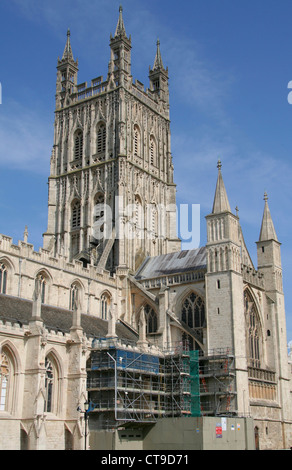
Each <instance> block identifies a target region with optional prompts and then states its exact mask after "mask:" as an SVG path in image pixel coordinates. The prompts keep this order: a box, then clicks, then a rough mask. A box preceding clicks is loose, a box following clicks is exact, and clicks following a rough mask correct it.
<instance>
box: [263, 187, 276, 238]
mask: <svg viewBox="0 0 292 470" xmlns="http://www.w3.org/2000/svg"><path fill="white" fill-rule="evenodd" d="M264 201H265V208H264V215H263V220H262V226H261V233H260V239H259V241H260V242H263V241H267V240H276V241H278V239H277V235H276V231H275V228H274V224H273V221H272V217H271V213H270V209H269V205H268V196H267V193H266V192H265V194H264Z"/></svg>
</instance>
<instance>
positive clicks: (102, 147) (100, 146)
mask: <svg viewBox="0 0 292 470" xmlns="http://www.w3.org/2000/svg"><path fill="white" fill-rule="evenodd" d="M96 152H97V155H98V156H99V158H100V159H101V158H102V159H104V158H105V152H106V125H105V123H104V122H103V121H100V122H99V123H98V124H97V126H96Z"/></svg>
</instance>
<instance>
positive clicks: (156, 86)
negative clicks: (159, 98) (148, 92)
mask: <svg viewBox="0 0 292 470" xmlns="http://www.w3.org/2000/svg"><path fill="white" fill-rule="evenodd" d="M159 88H160V83H159V79H157V80H154V81H153V89H154V91H155V90H159Z"/></svg>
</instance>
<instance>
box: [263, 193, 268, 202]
mask: <svg viewBox="0 0 292 470" xmlns="http://www.w3.org/2000/svg"><path fill="white" fill-rule="evenodd" d="M268 199H269V198H268V195H267V193H266V191H265V194H264V201H265V202H267V200H268Z"/></svg>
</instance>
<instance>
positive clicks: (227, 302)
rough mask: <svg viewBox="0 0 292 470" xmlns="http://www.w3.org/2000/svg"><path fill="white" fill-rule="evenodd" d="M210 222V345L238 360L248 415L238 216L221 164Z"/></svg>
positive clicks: (240, 402) (240, 400) (240, 399)
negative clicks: (228, 194)
mask: <svg viewBox="0 0 292 470" xmlns="http://www.w3.org/2000/svg"><path fill="white" fill-rule="evenodd" d="M206 219H207V245H206V250H207V273H206V278H205V279H206V307H207V324H208V329H207V344H208V349H209V350H219V349H222V348H223V347H224V348H226V349H229V351H232V353H233V354H234V356H235V380H236V390H237V397H236V400H237V404H236V407H237V410H238V412H239V413H245V412H246V397H247V394H248V373H247V362H246V341H245V319H244V318H245V317H244V303H243V290H244V288H243V276H242V272H241V242H240V227H239V219H238V216H236V215H234V214H232V212H231V209H230V205H229V201H228V197H227V193H226V189H225V186H224V182H223V178H222V173H221V162H220V161H219V162H218V179H217V186H216V191H215V197H214V203H213V209H212V213H211V214H210V215H208V216H207V217H206Z"/></svg>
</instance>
